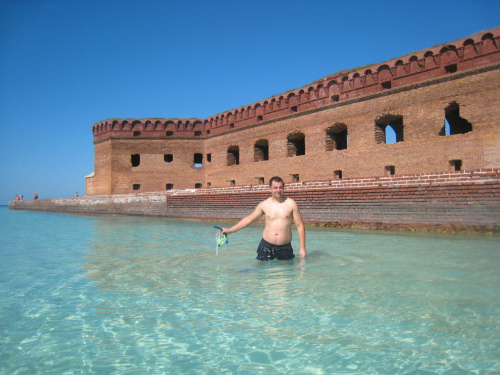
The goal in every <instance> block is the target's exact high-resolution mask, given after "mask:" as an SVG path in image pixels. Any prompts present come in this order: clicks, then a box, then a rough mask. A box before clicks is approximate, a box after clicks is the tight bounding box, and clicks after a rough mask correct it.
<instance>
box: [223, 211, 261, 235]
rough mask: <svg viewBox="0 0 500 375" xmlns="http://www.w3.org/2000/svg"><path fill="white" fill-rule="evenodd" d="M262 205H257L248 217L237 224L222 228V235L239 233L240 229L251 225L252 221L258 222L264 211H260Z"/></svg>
mask: <svg viewBox="0 0 500 375" xmlns="http://www.w3.org/2000/svg"><path fill="white" fill-rule="evenodd" d="M261 206H262V203H259V205H258V206H257V207H256V208H255V210H254V212H252V213H251V214H250V215H248V216H246V217H244V218H243V219H241V220H240V221H238V223H236V224H235V225H233V226H232V227H231V228H229V229H228V228H222V233H226V234H231V233H234V232H237V231H239V230H240V229H243V228H245V227H246V226H248V225H250V224H252V223H253V222H254V221H256V220H259V218H260V217H261V216H262V215H264V211H263V210H262V207H261Z"/></svg>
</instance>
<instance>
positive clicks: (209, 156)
mask: <svg viewBox="0 0 500 375" xmlns="http://www.w3.org/2000/svg"><path fill="white" fill-rule="evenodd" d="M207 161H208V162H209V163H211V162H212V154H207Z"/></svg>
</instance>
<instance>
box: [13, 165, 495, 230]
mask: <svg viewBox="0 0 500 375" xmlns="http://www.w3.org/2000/svg"><path fill="white" fill-rule="evenodd" d="M285 192H286V195H287V196H289V197H291V198H293V199H295V200H296V201H297V204H298V205H299V207H300V209H301V212H302V216H303V218H304V221H305V222H306V223H308V224H312V225H321V226H331V227H342V228H367V229H385V230H418V231H440V232H444V231H446V232H453V231H456V232H479V233H500V169H488V170H475V171H463V172H453V173H436V174H421V175H408V176H406V175H401V176H388V177H378V178H362V179H349V180H328V181H311V182H298V183H291V184H287V185H286V187H285ZM268 196H269V191H268V187H267V186H266V185H255V186H250V185H248V186H237V187H225V188H205V189H189V190H176V191H166V192H161V193H141V194H123V195H99V196H85V197H69V198H54V199H39V200H31V201H18V202H10V203H9V207H10V209H12V210H32V211H47V212H63V213H73V214H92V215H95V214H106V215H112V214H118V215H145V216H164V217H171V218H186V219H187V218H189V219H202V220H208V219H217V220H228V221H229V220H238V219H240V218H242V217H244V216H246V215H248V214H249V213H251V212H252V211H253V209H254V208H255V206H256V205H257V204H258V202H260V201H261V200H263V199H265V198H267V197H268Z"/></svg>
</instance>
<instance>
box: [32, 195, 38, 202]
mask: <svg viewBox="0 0 500 375" xmlns="http://www.w3.org/2000/svg"><path fill="white" fill-rule="evenodd" d="M37 199H38V194H37V193H35V194H33V200H35V201H36V200H37Z"/></svg>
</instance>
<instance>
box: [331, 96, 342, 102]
mask: <svg viewBox="0 0 500 375" xmlns="http://www.w3.org/2000/svg"><path fill="white" fill-rule="evenodd" d="M339 100H340V96H339V95H333V96H332V102H338V101H339Z"/></svg>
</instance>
